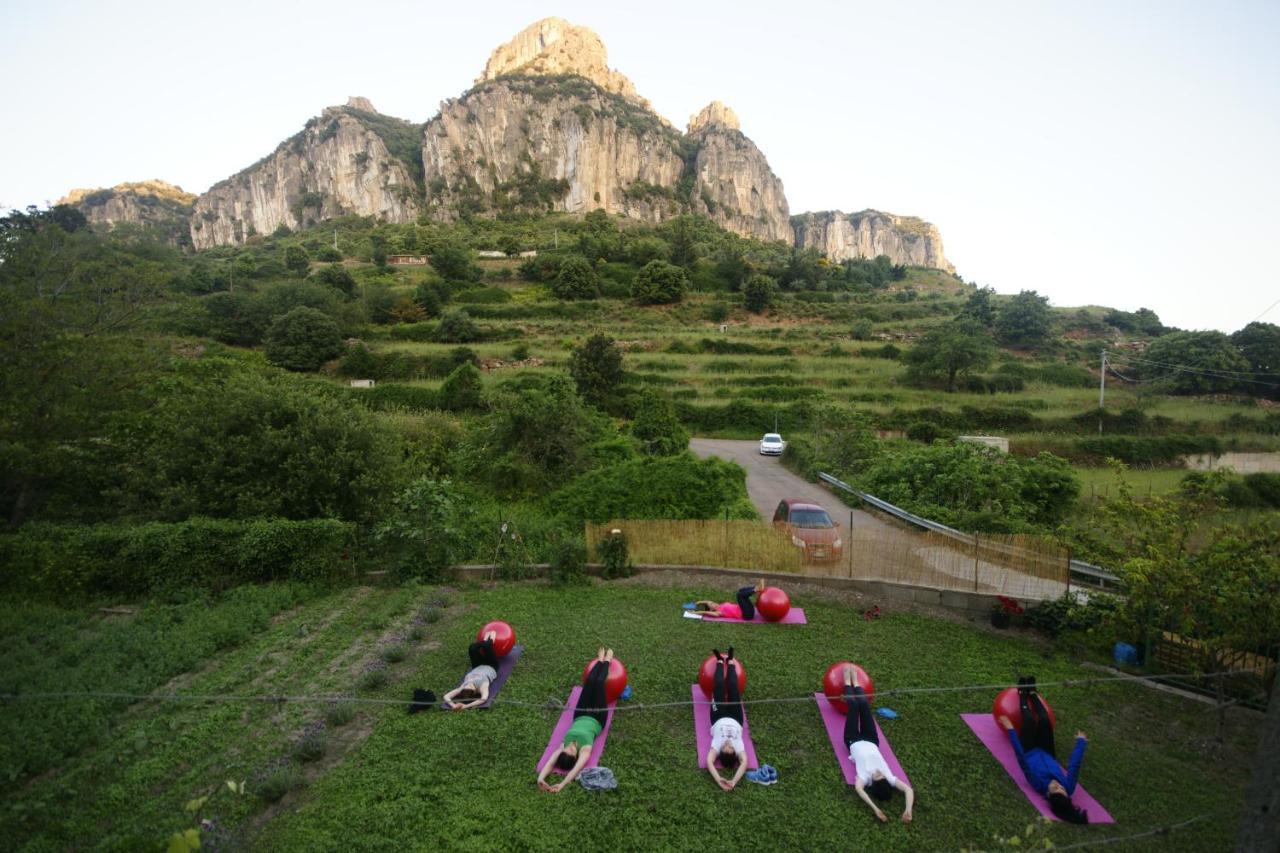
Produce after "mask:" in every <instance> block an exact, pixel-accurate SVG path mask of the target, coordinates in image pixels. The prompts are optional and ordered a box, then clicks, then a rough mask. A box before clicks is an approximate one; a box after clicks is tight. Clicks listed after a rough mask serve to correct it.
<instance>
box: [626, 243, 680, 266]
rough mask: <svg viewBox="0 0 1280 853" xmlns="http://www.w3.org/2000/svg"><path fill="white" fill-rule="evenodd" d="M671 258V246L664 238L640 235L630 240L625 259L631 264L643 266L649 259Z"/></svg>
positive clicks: (661, 259) (662, 259) (663, 259)
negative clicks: (636, 238) (638, 237)
mask: <svg viewBox="0 0 1280 853" xmlns="http://www.w3.org/2000/svg"><path fill="white" fill-rule="evenodd" d="M670 259H671V247H670V246H668V245H667V241H666V240H662V239H660V238H658V237H641V238H640V239H638V240H633V241H631V245H630V246H629V247H627V260H629V261H631V263H633V264H637V265H639V266H644V265H645V264H647V263H649V261H666V260H670Z"/></svg>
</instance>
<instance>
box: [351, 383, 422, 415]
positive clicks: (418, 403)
mask: <svg viewBox="0 0 1280 853" xmlns="http://www.w3.org/2000/svg"><path fill="white" fill-rule="evenodd" d="M351 394H352V396H353V397H354V398H355V399H356V400H357V401H358V402H359V403H361V404H362V405H364V406H365V407H366V408H368V409H372V410H373V411H375V412H380V411H386V410H388V409H410V410H414V411H426V410H429V409H439V408H440V393H439V392H438V391H436V390H435V389H433V388H421V387H419V386H417V385H388V384H382V385H377V386H375V387H373V388H355V389H352V390H351Z"/></svg>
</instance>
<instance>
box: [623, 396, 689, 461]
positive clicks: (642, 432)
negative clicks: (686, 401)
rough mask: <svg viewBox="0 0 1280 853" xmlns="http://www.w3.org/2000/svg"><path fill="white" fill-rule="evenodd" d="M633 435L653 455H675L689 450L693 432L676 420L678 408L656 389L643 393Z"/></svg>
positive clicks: (637, 410) (633, 423)
mask: <svg viewBox="0 0 1280 853" xmlns="http://www.w3.org/2000/svg"><path fill="white" fill-rule="evenodd" d="M631 435H632V436H633V437H634V438H635V439H636V440H637V441H639V442H640V446H641V447H642V448H643V449H644V452H645V453H647V454H648V455H650V456H673V455H675V454H677V453H683V452H685V450H687V449H688V447H689V431H688V430H686V429H685V428H684V426H683V425H681V423H680V419H679V418H678V417H676V410H675V406H673V405H671V400H669V399H668V398H666V397H664V396H662V395H661V394H659V393H658V392H657V391H654V390H653V389H652V388H646V389H644V390H643V391H641V392H640V399H639V403H638V404H637V406H636V416H635V420H633V421H632V422H631Z"/></svg>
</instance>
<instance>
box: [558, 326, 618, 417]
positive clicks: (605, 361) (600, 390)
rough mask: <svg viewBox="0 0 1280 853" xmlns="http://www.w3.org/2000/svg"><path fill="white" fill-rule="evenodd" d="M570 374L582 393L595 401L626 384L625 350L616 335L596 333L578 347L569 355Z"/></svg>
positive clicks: (606, 397)
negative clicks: (623, 354) (617, 342)
mask: <svg viewBox="0 0 1280 853" xmlns="http://www.w3.org/2000/svg"><path fill="white" fill-rule="evenodd" d="M569 375H570V376H572V377H573V381H574V383H575V384H576V385H577V388H578V393H579V394H581V395H582V396H583V397H584V398H586V399H588V400H591V401H592V402H596V403H599V402H602V401H604V400H606V399H608V398H609V397H611V396H613V394H615V393H616V392H617V390H618V386H619V385H621V384H622V380H623V377H624V375H625V374H624V372H623V370H622V351H621V350H619V349H618V346H617V344H615V343H614V341H613V338H611V337H608V336H607V335H592V336H591V337H589V338H587V340H586V343H584V344H583V345H582V346H579V347H574V349H573V352H572V353H571V354H570V356H569Z"/></svg>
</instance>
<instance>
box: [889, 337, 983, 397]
mask: <svg viewBox="0 0 1280 853" xmlns="http://www.w3.org/2000/svg"><path fill="white" fill-rule="evenodd" d="M994 355H995V346H994V345H993V344H992V343H991V338H990V337H989V336H988V335H987V333H986V331H985V330H983V328H982V327H981V326H979V325H978V324H977V323H976V322H973V321H964V320H958V321H952V322H950V323H947V324H946V325H944V326H939V327H937V328H935V329H933V330H931V331H930V332H929V333H928V334H926V335H925V336H924V337H923V338H921V339H920V340H919V341H917V342H916V345H915V346H914V347H912V348H911V349H910V350H908V351H907V354H906V356H905V357H904V360H905V361H906V362H907V379H908V381H910V382H914V383H922V382H928V381H930V380H933V379H936V378H945V380H946V383H947V391H948V392H951V391H955V390H956V378H957V377H959V376H964V375H966V374H968V373H969V372H970V371H973V370H982V369H983V368H985V367H986V366H987V365H988V364H990V363H991V359H992V357H993V356H994Z"/></svg>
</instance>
